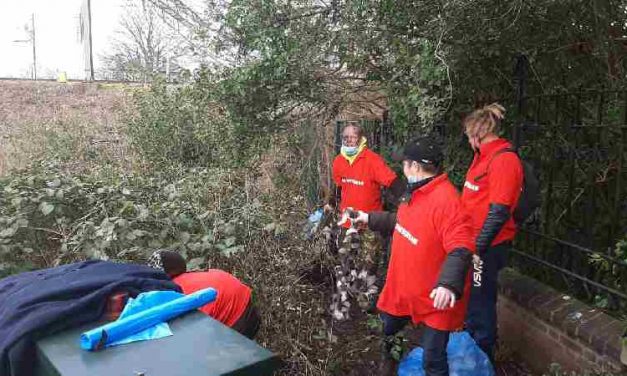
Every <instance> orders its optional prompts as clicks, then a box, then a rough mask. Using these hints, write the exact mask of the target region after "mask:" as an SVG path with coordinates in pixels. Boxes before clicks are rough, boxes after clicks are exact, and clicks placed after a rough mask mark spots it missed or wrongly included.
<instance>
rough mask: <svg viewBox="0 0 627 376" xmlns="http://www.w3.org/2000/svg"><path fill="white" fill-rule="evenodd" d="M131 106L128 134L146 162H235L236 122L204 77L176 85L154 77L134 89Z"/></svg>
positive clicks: (224, 165) (202, 164) (162, 164)
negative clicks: (144, 88) (143, 88)
mask: <svg viewBox="0 0 627 376" xmlns="http://www.w3.org/2000/svg"><path fill="white" fill-rule="evenodd" d="M135 104H136V106H135V108H134V110H135V111H136V112H135V113H133V114H131V115H129V117H128V135H129V136H130V140H131V143H132V145H133V146H134V147H135V148H136V149H137V150H138V151H139V152H140V154H141V156H142V157H144V159H146V160H147V162H150V163H151V164H153V165H157V166H170V165H173V164H179V165H182V166H188V167H189V166H221V167H227V166H233V165H234V162H236V161H237V158H238V156H239V153H238V151H239V149H238V145H237V141H236V138H237V137H236V133H235V132H236V131H235V126H234V125H233V123H232V122H231V121H230V119H229V116H228V113H227V111H226V110H225V108H224V107H223V106H222V105H221V104H219V103H218V102H217V101H215V100H214V99H213V85H207V81H206V80H205V79H203V78H202V77H200V78H199V79H198V80H196V81H195V82H194V83H193V84H191V85H187V86H179V87H172V86H166V85H165V83H163V82H160V81H156V82H155V83H154V84H153V85H152V86H151V88H150V90H148V91H144V92H142V91H138V92H136V93H135Z"/></svg>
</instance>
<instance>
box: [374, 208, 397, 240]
mask: <svg viewBox="0 0 627 376" xmlns="http://www.w3.org/2000/svg"><path fill="white" fill-rule="evenodd" d="M394 226H396V213H390V212H372V213H370V214H368V228H370V229H371V230H372V231H377V232H380V233H381V234H382V235H390V234H392V232H393V231H394Z"/></svg>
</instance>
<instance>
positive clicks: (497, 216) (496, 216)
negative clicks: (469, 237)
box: [475, 204, 510, 257]
mask: <svg viewBox="0 0 627 376" xmlns="http://www.w3.org/2000/svg"><path fill="white" fill-rule="evenodd" d="M509 217H510V212H509V206H507V205H502V204H490V210H489V211H488V216H487V218H486V219H485V222H483V227H482V228H481V231H480V232H479V235H478V236H477V240H476V241H475V244H476V246H477V254H478V255H479V256H480V257H481V256H483V254H484V253H485V251H486V250H487V249H488V248H489V247H490V244H492V241H493V240H494V238H496V235H498V233H499V232H500V231H501V229H502V228H503V225H505V222H507V220H508V219H509Z"/></svg>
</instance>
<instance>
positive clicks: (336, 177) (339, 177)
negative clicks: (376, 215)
mask: <svg viewBox="0 0 627 376" xmlns="http://www.w3.org/2000/svg"><path fill="white" fill-rule="evenodd" d="M395 179H396V174H395V173H394V171H392V170H391V169H390V168H389V167H388V166H387V165H386V164H385V161H384V160H383V158H381V156H380V155H379V154H377V153H375V152H373V151H371V150H370V149H368V148H365V149H364V150H362V151H361V153H359V155H358V156H357V157H356V159H355V161H354V162H353V164H352V165H351V164H350V163H349V162H348V160H346V158H344V157H343V156H342V155H338V156H337V157H335V160H334V161H333V181H334V182H335V184H336V185H337V186H338V187H340V188H341V189H342V197H341V201H340V210H344V209H346V208H348V207H351V208H353V209H357V210H362V211H365V212H370V211H376V210H382V209H383V203H382V202H381V187H389V186H390V185H391V184H392V182H394V180H395Z"/></svg>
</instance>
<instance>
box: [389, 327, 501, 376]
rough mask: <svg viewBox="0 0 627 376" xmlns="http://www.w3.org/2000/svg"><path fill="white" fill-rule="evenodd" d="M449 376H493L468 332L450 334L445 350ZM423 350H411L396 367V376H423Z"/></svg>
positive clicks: (419, 348)
mask: <svg viewBox="0 0 627 376" xmlns="http://www.w3.org/2000/svg"><path fill="white" fill-rule="evenodd" d="M446 351H447V353H448V367H449V375H450V376H494V368H493V367H492V364H491V363H490V360H489V359H488V356H487V355H486V354H485V353H484V352H483V351H482V350H481V349H480V348H479V346H477V344H476V343H475V341H474V340H473V339H472V337H471V336H470V334H468V332H456V333H451V336H450V339H449V341H448V347H447V348H446ZM422 356H423V350H422V348H421V347H418V348H415V349H414V350H412V351H411V352H410V353H409V354H408V355H407V356H406V357H405V358H403V360H402V361H401V364H400V365H399V367H398V376H425V372H424V370H423V369H422Z"/></svg>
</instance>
